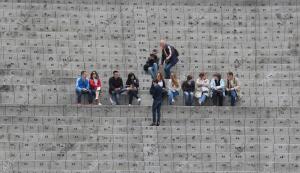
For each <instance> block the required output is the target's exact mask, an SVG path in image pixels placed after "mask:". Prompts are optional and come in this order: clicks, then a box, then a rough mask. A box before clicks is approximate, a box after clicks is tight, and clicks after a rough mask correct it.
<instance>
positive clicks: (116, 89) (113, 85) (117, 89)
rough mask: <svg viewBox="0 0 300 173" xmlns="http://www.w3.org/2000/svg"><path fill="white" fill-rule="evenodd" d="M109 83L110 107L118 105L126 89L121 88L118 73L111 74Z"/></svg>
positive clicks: (120, 79) (121, 84)
mask: <svg viewBox="0 0 300 173" xmlns="http://www.w3.org/2000/svg"><path fill="white" fill-rule="evenodd" d="M108 83H109V94H110V96H111V97H110V102H111V104H112V105H119V104H120V95H121V94H122V93H123V92H124V91H126V88H125V89H124V88H123V80H122V78H121V77H120V73H119V72H118V71H114V72H113V77H111V78H110V79H109V81H108Z"/></svg>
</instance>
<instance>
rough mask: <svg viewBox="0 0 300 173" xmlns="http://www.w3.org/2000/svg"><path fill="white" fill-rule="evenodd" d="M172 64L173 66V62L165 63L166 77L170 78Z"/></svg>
mask: <svg viewBox="0 0 300 173" xmlns="http://www.w3.org/2000/svg"><path fill="white" fill-rule="evenodd" d="M172 66H173V65H172V63H169V64H165V67H164V71H165V78H166V79H170V75H171V68H172Z"/></svg>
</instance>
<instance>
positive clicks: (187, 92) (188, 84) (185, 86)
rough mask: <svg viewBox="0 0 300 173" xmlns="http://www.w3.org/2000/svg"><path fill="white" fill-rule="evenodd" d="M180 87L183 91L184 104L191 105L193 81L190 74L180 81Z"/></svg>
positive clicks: (193, 89) (193, 88)
mask: <svg viewBox="0 0 300 173" xmlns="http://www.w3.org/2000/svg"><path fill="white" fill-rule="evenodd" d="M181 88H182V91H183V97H184V103H185V105H186V106H192V105H193V98H194V91H195V82H194V80H193V77H192V76H191V75H188V76H187V80H186V81H184V82H183V83H182V85H181Z"/></svg>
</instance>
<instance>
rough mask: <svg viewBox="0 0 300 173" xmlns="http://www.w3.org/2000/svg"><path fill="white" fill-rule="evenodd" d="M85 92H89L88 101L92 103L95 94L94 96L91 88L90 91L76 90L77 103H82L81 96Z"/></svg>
mask: <svg viewBox="0 0 300 173" xmlns="http://www.w3.org/2000/svg"><path fill="white" fill-rule="evenodd" d="M83 94H87V95H88V101H89V104H91V103H92V102H93V96H92V92H91V90H88V91H82V90H81V91H78V90H76V95H77V103H78V104H80V103H81V96H82V95H83Z"/></svg>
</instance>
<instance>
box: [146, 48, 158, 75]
mask: <svg viewBox="0 0 300 173" xmlns="http://www.w3.org/2000/svg"><path fill="white" fill-rule="evenodd" d="M158 61H159V59H158V57H157V50H156V49H153V50H152V52H151V53H150V57H149V58H148V60H147V62H146V64H145V66H144V70H145V71H146V72H147V73H149V74H150V75H151V78H152V80H154V79H155V78H156V75H157V71H158V63H159V62H158Z"/></svg>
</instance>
